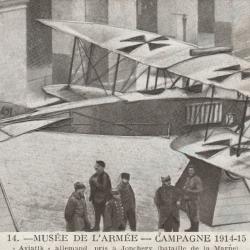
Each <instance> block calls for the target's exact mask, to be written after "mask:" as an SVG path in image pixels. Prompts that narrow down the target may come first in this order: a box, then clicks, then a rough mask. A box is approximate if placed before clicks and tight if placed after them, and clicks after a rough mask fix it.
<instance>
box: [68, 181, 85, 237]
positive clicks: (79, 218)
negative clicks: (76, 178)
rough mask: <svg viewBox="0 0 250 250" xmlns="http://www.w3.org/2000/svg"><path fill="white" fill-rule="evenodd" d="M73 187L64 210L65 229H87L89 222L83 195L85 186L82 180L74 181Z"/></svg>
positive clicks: (72, 230) (70, 230)
mask: <svg viewBox="0 0 250 250" xmlns="http://www.w3.org/2000/svg"><path fill="white" fill-rule="evenodd" d="M74 188H75V191H74V192H73V193H72V194H71V196H70V197H69V199H68V202H67V205H66V208H65V211H64V217H65V220H66V231H67V232H74V231H89V229H90V222H89V219H88V213H87V205H86V200H85V197H84V192H85V189H86V187H85V185H84V184H83V183H82V182H76V183H75V184H74Z"/></svg>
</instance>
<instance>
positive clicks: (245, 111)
mask: <svg viewBox="0 0 250 250" xmlns="http://www.w3.org/2000/svg"><path fill="white" fill-rule="evenodd" d="M248 99H249V97H248V96H246V100H245V104H244V110H243V114H242V119H241V124H240V125H241V127H240V135H239V141H238V147H237V153H236V156H237V157H239V156H240V144H241V140H242V136H243V131H244V127H245V120H246V113H247V104H248Z"/></svg>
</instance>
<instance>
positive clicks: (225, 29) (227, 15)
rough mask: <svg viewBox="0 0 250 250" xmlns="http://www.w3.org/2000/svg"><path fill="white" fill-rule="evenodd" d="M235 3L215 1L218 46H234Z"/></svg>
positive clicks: (225, 0)
mask: <svg viewBox="0 0 250 250" xmlns="http://www.w3.org/2000/svg"><path fill="white" fill-rule="evenodd" d="M240 1H241V0H240ZM233 2H234V1H233V0H216V1H215V45H216V46H232V20H233Z"/></svg>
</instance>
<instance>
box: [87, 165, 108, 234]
mask: <svg viewBox="0 0 250 250" xmlns="http://www.w3.org/2000/svg"><path fill="white" fill-rule="evenodd" d="M94 168H95V171H96V172H95V174H94V175H92V176H91V178H90V179H89V185H90V197H89V201H92V204H93V207H94V211H95V225H94V228H93V229H92V230H93V231H99V230H100V220H101V216H102V217H103V216H104V210H105V203H106V202H107V200H108V199H109V196H110V191H111V181H110V177H109V175H108V174H107V173H106V172H105V171H104V168H105V162H104V161H96V164H95V166H94Z"/></svg>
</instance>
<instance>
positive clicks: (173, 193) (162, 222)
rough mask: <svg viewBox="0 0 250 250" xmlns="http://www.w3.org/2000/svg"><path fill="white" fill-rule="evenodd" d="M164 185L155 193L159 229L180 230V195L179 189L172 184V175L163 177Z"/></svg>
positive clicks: (167, 230) (166, 230)
mask: <svg viewBox="0 0 250 250" xmlns="http://www.w3.org/2000/svg"><path fill="white" fill-rule="evenodd" d="M161 181H162V186H161V187H159V188H158V189H157V191H156V193H155V198H154V202H155V205H156V207H157V209H158V213H159V225H158V227H159V229H164V231H165V232H172V231H173V232H178V231H179V227H180V216H179V206H180V200H179V198H180V196H179V192H178V191H177V189H176V188H175V187H174V186H172V185H171V178H170V176H167V177H162V178H161Z"/></svg>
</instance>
